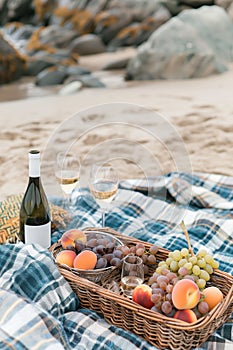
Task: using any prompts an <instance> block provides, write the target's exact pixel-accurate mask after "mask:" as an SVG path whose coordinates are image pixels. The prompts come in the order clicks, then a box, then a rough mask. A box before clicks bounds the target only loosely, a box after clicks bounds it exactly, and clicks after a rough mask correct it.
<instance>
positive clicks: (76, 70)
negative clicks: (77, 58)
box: [65, 65, 91, 75]
mask: <svg viewBox="0 0 233 350" xmlns="http://www.w3.org/2000/svg"><path fill="white" fill-rule="evenodd" d="M65 69H66V73H67V75H85V74H90V73H91V71H90V70H89V69H87V68H84V67H80V66H77V65H75V66H67V67H66V68H65Z"/></svg>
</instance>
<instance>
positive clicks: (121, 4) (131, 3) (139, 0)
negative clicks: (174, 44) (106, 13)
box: [105, 0, 161, 22]
mask: <svg viewBox="0 0 233 350" xmlns="http://www.w3.org/2000/svg"><path fill="white" fill-rule="evenodd" d="M160 3H161V0H111V1H109V2H108V3H107V6H106V8H105V10H108V9H114V8H119V9H121V10H123V11H125V12H128V13H129V12H130V13H131V15H132V20H133V21H135V22H141V21H143V20H144V19H145V18H146V17H148V16H151V15H152V14H153V13H154V12H155V11H157V9H158V8H159V6H160Z"/></svg>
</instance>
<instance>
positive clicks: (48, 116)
mask: <svg viewBox="0 0 233 350" xmlns="http://www.w3.org/2000/svg"><path fill="white" fill-rule="evenodd" d="M132 54H133V50H132V49H130V50H125V51H122V53H119V54H118V57H125V56H127V55H129V56H130V55H132ZM113 58H114V59H116V58H117V55H116V54H114V53H113V54H110V53H108V54H102V55H96V56H95V57H93V56H92V57H86V58H84V57H83V58H82V62H81V63H82V65H84V63H85V66H86V67H90V68H91V69H94V70H95V72H96V73H95V74H96V75H97V76H99V77H101V78H102V79H103V81H105V82H106V84H107V85H108V87H107V88H105V89H86V88H85V89H82V90H81V91H79V92H77V93H75V94H73V95H69V96H61V95H59V94H58V91H59V87H56V88H54V89H42V90H41V89H38V88H35V87H33V83H32V81H31V80H28V79H24V80H21V81H19V82H17V83H14V84H11V85H9V86H5V87H1V88H0V96H1V97H0V101H1V102H0V140H1V152H0V162H1V168H0V169H1V170H0V188H1V191H0V199H4V198H6V197H7V196H8V195H11V194H16V193H20V192H24V190H25V187H26V184H27V178H28V170H27V153H28V150H30V149H32V148H39V149H40V150H41V152H42V156H43V161H42V170H43V171H42V173H43V181H44V182H45V187H46V190H47V191H48V192H49V193H50V194H53V191H54V192H56V191H57V187H56V185H55V182H56V180H55V177H54V170H53V166H54V159H55V154H56V152H57V151H58V150H61V149H66V148H67V147H70V146H71V144H72V148H73V150H74V151H75V152H76V154H77V155H78V156H79V158H80V162H81V166H82V172H81V176H82V179H83V181H84V183H85V181H86V180H87V177H88V172H89V167H90V165H91V164H92V163H93V161H96V160H104V159H106V160H109V159H110V160H113V162H114V163H115V164H116V167H117V168H118V171H119V173H120V177H121V178H122V179H123V178H135V177H141V176H145V175H146V176H153V175H160V174H164V173H167V172H169V171H174V170H176V171H189V172H190V171H195V172H208V173H215V174H225V175H231V176H232V175H233V162H232V149H233V147H232V146H233V141H232V140H233V119H232V115H233V104H232V91H233V67H232V68H230V70H229V71H228V72H226V73H224V74H222V75H215V76H211V77H207V78H203V79H193V80H182V81H181V80H179V81H178V80H173V81H148V82H125V81H124V80H123V74H124V72H122V71H119V72H113V71H112V72H104V71H101V67H102V66H103V64H104V63H106V62H108V61H111V60H112V59H113ZM117 103H118V104H117ZM102 105H103V106H102ZM101 106H102V107H101ZM88 109H89V110H88ZM85 110H86V111H85ZM72 116H73V117H72ZM116 121H118V122H119V123H118V124H116ZM113 122H114V124H112V123H113ZM104 123H105V124H104ZM125 123H127V124H125ZM91 127H92V128H93V129H92V130H90V128H91ZM53 184H54V187H53Z"/></svg>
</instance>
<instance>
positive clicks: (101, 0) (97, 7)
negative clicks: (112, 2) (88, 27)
mask: <svg viewBox="0 0 233 350" xmlns="http://www.w3.org/2000/svg"><path fill="white" fill-rule="evenodd" d="M108 2H109V0H98V1H96V0H89V1H88V3H87V5H86V7H85V9H86V10H88V11H90V12H91V13H93V14H94V15H97V13H99V12H101V11H103V9H104V8H105V6H106V5H107V3H108ZM79 8H80V7H79Z"/></svg>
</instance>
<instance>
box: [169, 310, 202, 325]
mask: <svg viewBox="0 0 233 350" xmlns="http://www.w3.org/2000/svg"><path fill="white" fill-rule="evenodd" d="M173 317H174V318H178V319H179V320H182V321H184V322H188V323H193V322H196V321H197V316H196V315H195V313H194V312H193V310H178V311H176V313H175V315H174V316H173Z"/></svg>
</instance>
